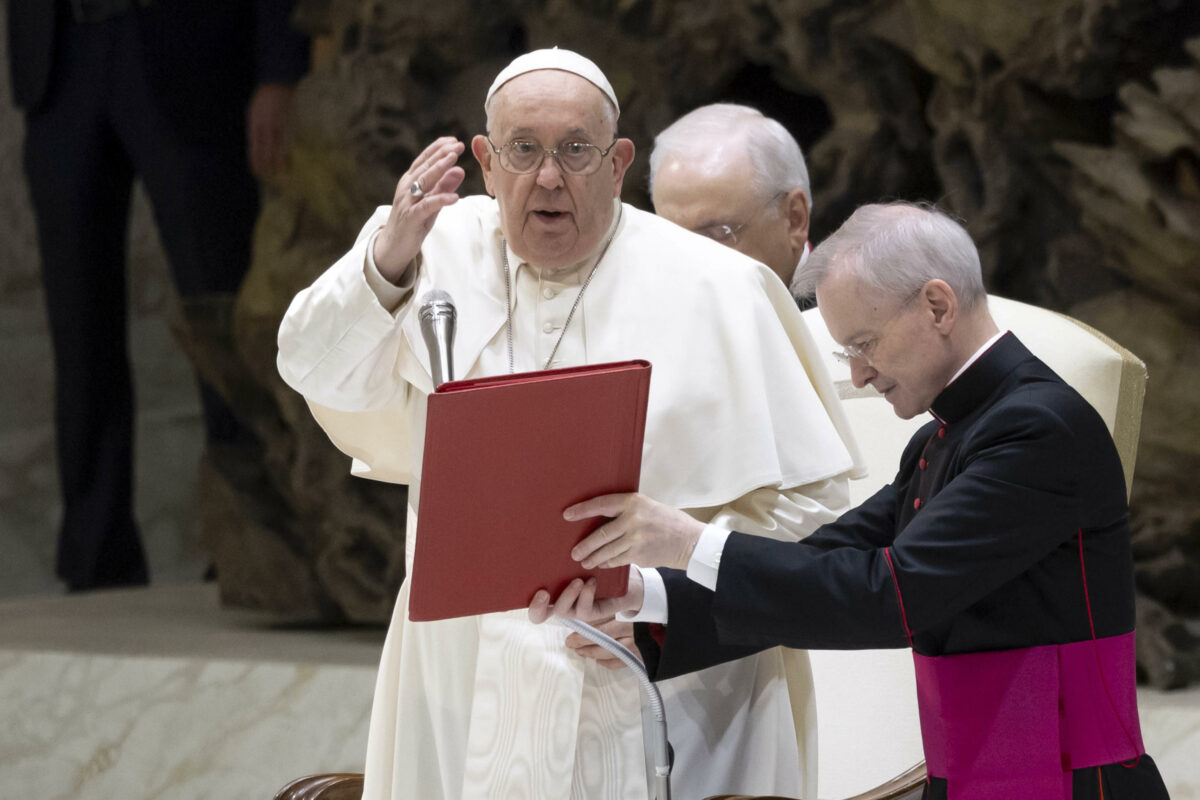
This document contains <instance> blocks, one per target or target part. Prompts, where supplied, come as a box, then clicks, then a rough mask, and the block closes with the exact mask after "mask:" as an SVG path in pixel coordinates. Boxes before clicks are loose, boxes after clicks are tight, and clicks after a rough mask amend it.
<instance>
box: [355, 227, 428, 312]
mask: <svg viewBox="0 0 1200 800" xmlns="http://www.w3.org/2000/svg"><path fill="white" fill-rule="evenodd" d="M382 230H383V226H380V227H378V228H376V229H375V230H374V232H372V233H371V235H370V236H368V237H367V263H366V266H365V267H363V274H364V275H365V276H366V278H367V285H368V286H370V287H371V291H372V292H374V293H375V297H376V298H377V299H378V300H379V305H381V306H383V307H384V308H386V309H387V310H388V311H389V312H395V310H396V309H397V308H399V307H400V304H401V303H403V302H404V299H405V298H406V297H408V294H409V292H411V291H412V288H413V284H414V283H416V281H415V277H416V274H417V271H416V270H415V269H406V270H405V271H404V277H405V281H404V283H403V284H395V283H392V282H391V281H389V280H388V279H387V278H385V277H383V273H382V272H380V271H379V267H378V266H377V265H376V264H375V239H376V238H377V237H378V236H379V233H380V231H382Z"/></svg>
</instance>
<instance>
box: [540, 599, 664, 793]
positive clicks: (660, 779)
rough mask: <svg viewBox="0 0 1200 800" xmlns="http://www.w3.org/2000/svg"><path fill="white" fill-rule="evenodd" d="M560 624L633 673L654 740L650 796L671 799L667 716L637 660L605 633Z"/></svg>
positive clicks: (569, 623) (579, 625)
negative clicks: (652, 783)
mask: <svg viewBox="0 0 1200 800" xmlns="http://www.w3.org/2000/svg"><path fill="white" fill-rule="evenodd" d="M560 621H561V622H562V624H563V625H566V626H567V627H568V628H570V629H571V630H573V631H575V632H576V633H578V634H579V635H580V636H582V637H583V638H585V639H587V640H588V641H590V642H592V643H593V644H597V645H599V646H600V647H603V648H604V649H605V650H607V651H608V652H610V653H612V654H613V655H614V656H616V657H617V658H619V659H621V662H622V663H624V664H625V666H627V667H629V668H630V669H631V670H633V674H634V675H637V678H638V682H639V683H640V684H641V689H642V697H643V703H644V704H645V705H647V706H649V708H650V713H651V716H652V717H653V719H654V741H653V742H652V743H651V746H650V747H648V748H647V749H648V750H651V749H652V751H653V752H652V753H651V757H652V759H653V761H654V797H655V800H671V751H670V747H669V746H668V744H667V715H666V711H665V710H664V708H663V701H662V695H661V694H660V693H659V691H658V687H657V686H655V685H654V681H652V680H650V675H649V673H647V672H646V668H645V667H644V666H642V662H641V659H639V658H638V657H637V656H635V655H634V654H633V653H631V652H630V651H629V648H627V647H625V645H623V644H621V643H620V642H618V641H617V640H616V639H614V638H612V637H611V636H609V635H608V634H607V633H602V632H601V631H598V630H596V629H595V628H593V627H592V626H591V625H588V624H587V623H586V622H581V621H580V620H577V619H571V618H564V619H562V620H560Z"/></svg>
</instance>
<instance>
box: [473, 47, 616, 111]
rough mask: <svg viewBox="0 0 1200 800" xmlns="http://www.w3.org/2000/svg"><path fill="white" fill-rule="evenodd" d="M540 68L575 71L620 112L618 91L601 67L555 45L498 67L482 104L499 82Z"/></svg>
mask: <svg viewBox="0 0 1200 800" xmlns="http://www.w3.org/2000/svg"><path fill="white" fill-rule="evenodd" d="M539 69H558V70H562V71H563V72H571V73H574V74H576V75H578V76H579V77H581V78H583V79H584V80H586V81H587V82H588V83H591V84H592V85H593V86H595V87H596V88H597V89H599V90H600V91H602V92H604V94H605V96H607V97H608V99H609V100H611V101H612V104H613V107H614V108H615V109H616V110H617V116H620V115H621V106H620V104H619V103H618V102H617V93H616V92H614V91H613V88H612V84H610V83H609V82H608V78H606V77H604V73H603V72H601V71H600V68H599V67H597V66H596V65H595V63H594V62H592V61H591V60H590V59H588V58H584V57H583V56H581V55H579V53H576V52H574V51H572V50H560V49H559V48H557V47H552V48H547V49H545V50H534V51H533V52H531V53H526V54H525V55H523V56H517V57H516V58H515V59H513V61H512V63H510V64H509V65H508V66H507V67H505V68H504V69H502V70H500V74H499V75H497V76H496V80H494V81H492V87H491V88H490V89H488V92H487V97H486V98H484V101H483V107H484V108H485V109H486V108H487V106H488V103H490V102H492V95H494V94H495V93H496V90H497V89H499V88H500V87H501V86H503V85H504V84H506V83H508V82H509V81H511V80H512V79H513V78H515V77H517V76H518V75H524V74H525V73H526V72H534V71H536V70H539Z"/></svg>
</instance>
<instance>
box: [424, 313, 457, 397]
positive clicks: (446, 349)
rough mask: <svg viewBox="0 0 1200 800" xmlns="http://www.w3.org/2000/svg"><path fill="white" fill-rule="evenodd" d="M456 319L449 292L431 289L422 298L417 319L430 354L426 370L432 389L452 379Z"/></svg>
mask: <svg viewBox="0 0 1200 800" xmlns="http://www.w3.org/2000/svg"><path fill="white" fill-rule="evenodd" d="M457 317H458V312H457V311H455V310H454V300H452V299H451V298H450V294H449V293H448V292H443V291H442V290H441V289H431V290H430V291H428V292H426V293H425V296H424V297H423V298H421V308H420V310H419V311H418V312H417V319H418V320H419V321H420V323H421V337H422V338H423V339H425V347H426V349H427V350H428V351H429V369H430V371H431V372H432V374H433V388H434V389H435V390H436V389H437V387H439V386H441V385H442V384H443V383H445V382H446V381H452V380H454V352H453V350H454V321H455V319H457Z"/></svg>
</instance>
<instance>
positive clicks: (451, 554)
mask: <svg viewBox="0 0 1200 800" xmlns="http://www.w3.org/2000/svg"><path fill="white" fill-rule="evenodd" d="M649 393H650V364H648V363H647V362H645V361H627V362H618V363H612V364H597V365H592V366H586V367H571V368H567V369H558V370H547V371H544V372H529V373H523V374H518V375H503V376H496V377H492V378H482V379H478V380H463V381H452V382H449V383H444V384H442V385H441V386H440V387H438V389H437V391H436V392H434V393H433V394H432V395H430V396H429V405H428V412H427V417H426V426H425V456H424V463H423V465H422V469H421V497H420V501H419V508H418V510H417V519H418V529H419V532H418V535H417V543H416V551H415V554H414V560H413V571H412V575H411V576H410V581H411V585H410V593H409V618H410V619H412V620H414V621H429V620H437V619H446V618H449V617H460V616H467V615H472V614H483V613H488V612H492V611H508V610H513V609H523V608H526V607H527V606H528V605H529V602H530V599H531V598H532V597H533V593H534V592H535V591H537V590H538V589H540V588H546V589H548V590H550V592H551V594H552V595H553V596H557V595H558V594H559V593H561V592H562V590H563V589H564V588H565V587H566V586H567V584H568V583H570V581H571V580H572V579H573V578H578V577H588V576H593V575H594V576H595V577H596V580H597V587H596V597H597V598H604V597H615V596H618V595H621V594H623V593H624V592H625V587H626V584H627V582H628V575H629V568H628V567H620V568H617V569H595V570H585V569H583V568H582V567H581V566H580V565H579V564H578V563H577V562H575V561H574V560H573V559H572V558H571V555H570V553H571V548H572V547H573V546H574V545H575V544H576V543H577V542H579V541H580V540H581V539H583V537H584V536H586V535H587V534H588V533H590V532H591V531H592V530H594V529H595V528H596V527H598V526H599V525H600V524H601V523H602V522H603V520H602V519H588V520H580V521H577V522H567V521H566V520H564V519H563V517H562V512H563V509H564V508H566V507H567V506H569V505H572V504H574V503H577V502H580V501H582V500H586V499H588V498H590V497H594V496H596V495H601V494H611V493H615V492H633V491H637V488H638V480H639V476H640V473H641V461H642V436H643V432H644V430H645V424H646V401H647V398H648V397H649Z"/></svg>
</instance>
